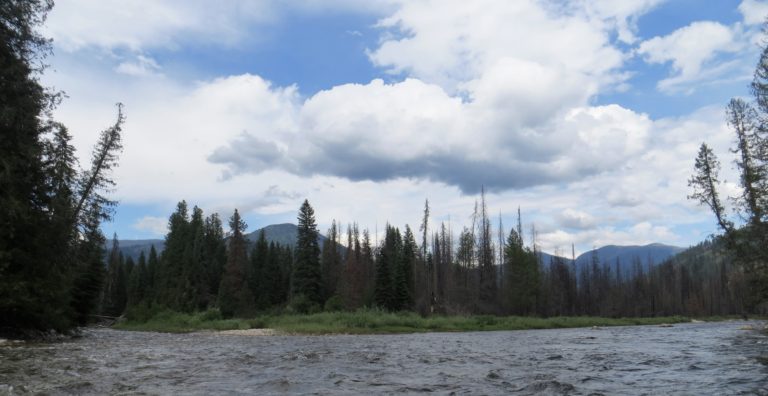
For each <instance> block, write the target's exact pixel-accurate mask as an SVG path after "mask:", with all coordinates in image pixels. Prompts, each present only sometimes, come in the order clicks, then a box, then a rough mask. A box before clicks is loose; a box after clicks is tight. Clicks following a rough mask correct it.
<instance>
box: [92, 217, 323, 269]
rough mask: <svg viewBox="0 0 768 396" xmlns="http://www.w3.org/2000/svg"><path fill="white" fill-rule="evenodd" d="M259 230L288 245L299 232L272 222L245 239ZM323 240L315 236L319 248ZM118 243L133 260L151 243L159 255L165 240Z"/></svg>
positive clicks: (253, 236)
mask: <svg viewBox="0 0 768 396" xmlns="http://www.w3.org/2000/svg"><path fill="white" fill-rule="evenodd" d="M261 230H264V236H265V237H266V238H267V242H276V243H279V244H281V245H288V246H294V245H296V237H297V236H298V233H299V227H297V226H296V225H295V224H290V223H284V224H272V225H268V226H266V227H264V228H260V229H258V230H256V231H253V232H251V233H248V234H245V239H247V240H248V242H249V243H254V242H256V240H257V239H258V238H259V232H261ZM325 240H326V238H325V236H324V235H323V234H320V235H319V236H318V238H317V242H318V243H319V245H320V248H321V249H322V247H323V242H324V241H325ZM118 243H119V245H120V252H122V253H123V257H125V258H128V257H131V258H133V259H134V260H137V259H138V258H139V254H141V252H142V251H143V252H144V255H145V256H147V257H149V249H150V248H151V247H152V245H155V250H157V254H158V255H160V253H161V252H162V251H163V249H165V240H163V239H126V240H119V241H118ZM111 248H112V241H107V245H106V250H107V251H106V254H107V255H108V254H109V250H110V249H111Z"/></svg>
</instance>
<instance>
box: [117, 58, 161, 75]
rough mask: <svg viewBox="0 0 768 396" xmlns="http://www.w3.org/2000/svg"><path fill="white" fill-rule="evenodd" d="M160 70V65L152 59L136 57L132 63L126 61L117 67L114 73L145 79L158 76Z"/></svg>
mask: <svg viewBox="0 0 768 396" xmlns="http://www.w3.org/2000/svg"><path fill="white" fill-rule="evenodd" d="M160 69H161V67H160V65H158V64H157V62H156V61H155V60H154V59H152V58H150V57H148V56H144V55H138V56H136V59H135V60H134V61H132V62H131V61H126V62H122V63H120V64H119V65H117V67H116V68H115V71H116V72H118V73H121V74H126V75H129V76H134V77H146V76H154V75H157V74H159V72H160Z"/></svg>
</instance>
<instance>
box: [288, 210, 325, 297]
mask: <svg viewBox="0 0 768 396" xmlns="http://www.w3.org/2000/svg"><path fill="white" fill-rule="evenodd" d="M298 221H299V225H298V236H297V240H296V257H295V260H296V261H295V263H294V267H293V277H292V282H291V287H292V290H291V295H292V298H296V297H298V296H304V298H305V299H306V300H307V301H308V302H309V303H313V304H317V305H322V303H323V301H322V282H323V280H322V274H321V272H320V248H319V247H318V244H317V224H315V211H314V210H313V209H312V206H310V205H309V201H307V200H304V203H303V204H302V205H301V208H300V209H299V216H298Z"/></svg>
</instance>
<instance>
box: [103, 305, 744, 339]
mask: <svg viewBox="0 0 768 396" xmlns="http://www.w3.org/2000/svg"><path fill="white" fill-rule="evenodd" d="M737 318H738V317H735V316H734V317H730V316H716V317H705V318H689V317H685V316H663V317H648V318H605V317H591V316H557V317H550V318H540V317H525V316H489V315H469V316H443V315H436V316H431V317H426V318H425V317H421V316H419V315H418V314H416V313H413V312H397V313H391V312H385V311H379V310H358V311H355V312H322V313H314V314H276V315H262V316H256V317H254V318H233V319H223V318H222V317H221V316H220V314H219V312H218V311H217V310H209V311H205V312H199V313H193V314H187V313H180V312H174V311H161V312H158V313H157V314H155V315H153V316H152V317H151V318H148V319H146V320H124V321H121V322H119V323H117V324H115V325H114V326H112V328H113V329H117V330H129V331H151V332H162V333H189V332H197V331H222V332H227V333H229V334H253V335H280V334H302V335H330V334H401V333H426V332H467V331H499V330H543V329H560V328H576V327H614V326H638V325H673V324H677V323H690V322H695V321H706V322H710V321H723V320H730V319H737ZM251 329H261V330H262V331H260V332H247V331H245V330H251ZM238 331H239V332H238Z"/></svg>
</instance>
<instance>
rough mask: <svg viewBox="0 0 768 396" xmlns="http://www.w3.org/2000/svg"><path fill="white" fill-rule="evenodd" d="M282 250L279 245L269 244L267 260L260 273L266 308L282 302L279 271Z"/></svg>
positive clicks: (280, 274)
mask: <svg viewBox="0 0 768 396" xmlns="http://www.w3.org/2000/svg"><path fill="white" fill-rule="evenodd" d="M282 252H283V249H282V248H281V247H280V244H277V243H275V242H270V243H269V250H268V253H267V259H266V260H265V262H264V267H263V269H262V273H261V279H262V282H263V285H264V286H263V289H264V290H263V294H262V296H263V303H264V305H265V306H266V307H272V306H274V305H277V304H279V303H281V302H283V301H284V298H283V293H282V291H283V288H282V285H281V281H282V273H281V270H280V261H281V260H282V257H281V256H282Z"/></svg>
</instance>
